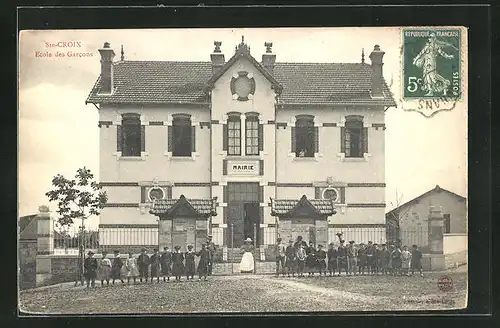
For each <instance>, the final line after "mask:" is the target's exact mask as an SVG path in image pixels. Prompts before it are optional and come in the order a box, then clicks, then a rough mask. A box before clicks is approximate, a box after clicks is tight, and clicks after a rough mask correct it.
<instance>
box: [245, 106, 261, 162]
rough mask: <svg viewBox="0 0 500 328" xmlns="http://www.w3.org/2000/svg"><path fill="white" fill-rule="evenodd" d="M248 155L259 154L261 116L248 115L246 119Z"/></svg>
mask: <svg viewBox="0 0 500 328" xmlns="http://www.w3.org/2000/svg"><path fill="white" fill-rule="evenodd" d="M245 135H246V138H245V148H246V155H259V117H258V116H257V115H248V114H247V117H246V121H245Z"/></svg>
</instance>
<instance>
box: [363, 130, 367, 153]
mask: <svg viewBox="0 0 500 328" xmlns="http://www.w3.org/2000/svg"><path fill="white" fill-rule="evenodd" d="M363 152H364V153H368V128H363Z"/></svg>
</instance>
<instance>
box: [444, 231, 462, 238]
mask: <svg viewBox="0 0 500 328" xmlns="http://www.w3.org/2000/svg"><path fill="white" fill-rule="evenodd" d="M446 236H450V237H451V236H468V234H467V233H466V232H452V233H443V237H446Z"/></svg>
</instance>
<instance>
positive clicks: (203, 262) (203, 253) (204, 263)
mask: <svg viewBox="0 0 500 328" xmlns="http://www.w3.org/2000/svg"><path fill="white" fill-rule="evenodd" d="M196 256H199V257H200V261H199V262H198V279H199V280H201V277H203V278H204V279H203V280H207V275H208V258H209V256H210V254H209V252H208V249H207V245H206V244H201V250H200V251H199V252H198V253H196Z"/></svg>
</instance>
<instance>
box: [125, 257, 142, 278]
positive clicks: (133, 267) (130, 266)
mask: <svg viewBox="0 0 500 328" xmlns="http://www.w3.org/2000/svg"><path fill="white" fill-rule="evenodd" d="M125 267H126V268H127V283H128V284H130V278H132V279H133V280H134V284H135V283H136V280H137V277H138V276H139V269H138V267H137V259H136V258H135V257H134V255H133V254H132V252H130V253H129V254H128V259H127V260H126V261H125Z"/></svg>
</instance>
